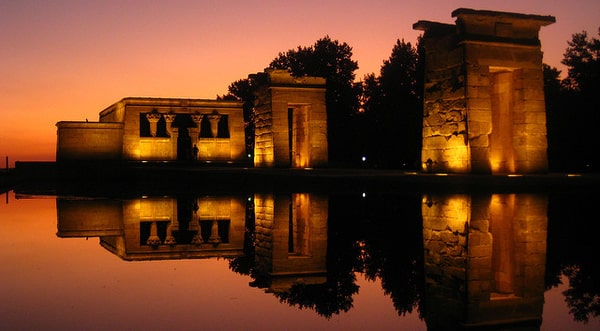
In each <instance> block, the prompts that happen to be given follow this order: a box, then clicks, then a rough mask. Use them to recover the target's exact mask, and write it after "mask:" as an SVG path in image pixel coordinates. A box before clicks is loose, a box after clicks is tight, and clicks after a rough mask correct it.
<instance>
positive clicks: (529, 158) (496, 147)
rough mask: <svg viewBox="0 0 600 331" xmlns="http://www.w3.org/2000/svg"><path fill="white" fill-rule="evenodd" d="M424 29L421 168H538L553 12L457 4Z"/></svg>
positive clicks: (542, 165) (543, 165)
mask: <svg viewBox="0 0 600 331" xmlns="http://www.w3.org/2000/svg"><path fill="white" fill-rule="evenodd" d="M452 16H454V17H456V18H457V19H456V24H455V25H450V24H443V23H435V22H428V21H419V22H417V23H415V24H414V26H413V27H414V28H415V29H418V30H423V31H424V36H423V41H422V42H423V46H424V48H425V63H426V69H425V80H424V81H425V86H424V114H423V116H424V117H423V147H422V156H421V159H422V162H423V170H425V171H429V172H459V173H470V172H473V173H538V172H545V171H547V168H548V162H547V155H546V150H547V142H546V117H545V103H544V86H543V71H542V52H541V47H540V42H539V38H538V32H539V29H540V28H541V27H542V26H545V25H548V24H551V23H553V22H554V20H555V19H554V17H552V16H539V15H525V14H516V13H505V12H491V11H480V10H472V9H462V8H461V9H457V10H455V11H454V12H453V13H452Z"/></svg>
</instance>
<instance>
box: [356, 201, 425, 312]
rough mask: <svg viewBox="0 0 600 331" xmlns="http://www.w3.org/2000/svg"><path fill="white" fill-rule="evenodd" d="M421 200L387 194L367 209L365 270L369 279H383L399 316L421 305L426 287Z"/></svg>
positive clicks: (386, 290) (364, 250)
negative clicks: (399, 224)
mask: <svg viewBox="0 0 600 331" xmlns="http://www.w3.org/2000/svg"><path fill="white" fill-rule="evenodd" d="M419 201H420V200H419V198H414V197H407V196H392V197H389V196H388V197H386V198H380V199H376V200H373V201H371V205H370V206H369V209H368V210H369V214H368V217H369V219H368V223H366V225H368V226H366V227H365V230H366V231H365V232H366V233H365V236H366V237H365V241H364V247H363V253H362V259H361V261H362V262H363V268H364V272H365V274H366V276H367V278H368V279H371V280H375V279H376V278H380V279H381V284H382V287H383V290H384V292H385V294H386V295H389V296H390V297H391V299H392V301H393V303H394V307H395V308H396V310H397V311H398V314H400V315H404V314H406V313H412V312H413V309H416V308H417V307H418V304H419V302H420V298H421V294H420V293H422V290H423V274H422V270H423V268H422V264H423V261H422V256H423V240H422V225H421V222H420V221H419V220H420V215H419V213H420V208H419V207H420V204H419ZM390 216H392V218H390ZM398 223H401V224H402V226H401V227H400V226H398ZM398 229H401V230H400V231H397V230H398Z"/></svg>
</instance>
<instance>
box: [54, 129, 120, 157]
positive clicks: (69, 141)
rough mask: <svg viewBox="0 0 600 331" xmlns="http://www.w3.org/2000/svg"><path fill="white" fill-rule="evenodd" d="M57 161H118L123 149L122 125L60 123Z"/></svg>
mask: <svg viewBox="0 0 600 331" xmlns="http://www.w3.org/2000/svg"><path fill="white" fill-rule="evenodd" d="M56 127H57V140H56V160H57V161H59V162H62V161H76V160H90V161H93V160H118V159H120V158H121V153H122V148H123V124H122V123H88V122H64V121H63V122H58V123H57V124H56Z"/></svg>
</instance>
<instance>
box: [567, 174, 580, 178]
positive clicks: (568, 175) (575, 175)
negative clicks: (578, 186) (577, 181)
mask: <svg viewBox="0 0 600 331" xmlns="http://www.w3.org/2000/svg"><path fill="white" fill-rule="evenodd" d="M567 177H581V174H567Z"/></svg>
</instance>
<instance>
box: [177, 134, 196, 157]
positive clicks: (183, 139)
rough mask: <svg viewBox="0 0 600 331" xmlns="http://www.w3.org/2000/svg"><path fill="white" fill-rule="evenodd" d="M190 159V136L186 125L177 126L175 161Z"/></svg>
mask: <svg viewBox="0 0 600 331" xmlns="http://www.w3.org/2000/svg"><path fill="white" fill-rule="evenodd" d="M191 160H192V138H191V137H190V133H189V131H188V129H187V128H186V127H181V128H179V136H178V137H177V161H191Z"/></svg>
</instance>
